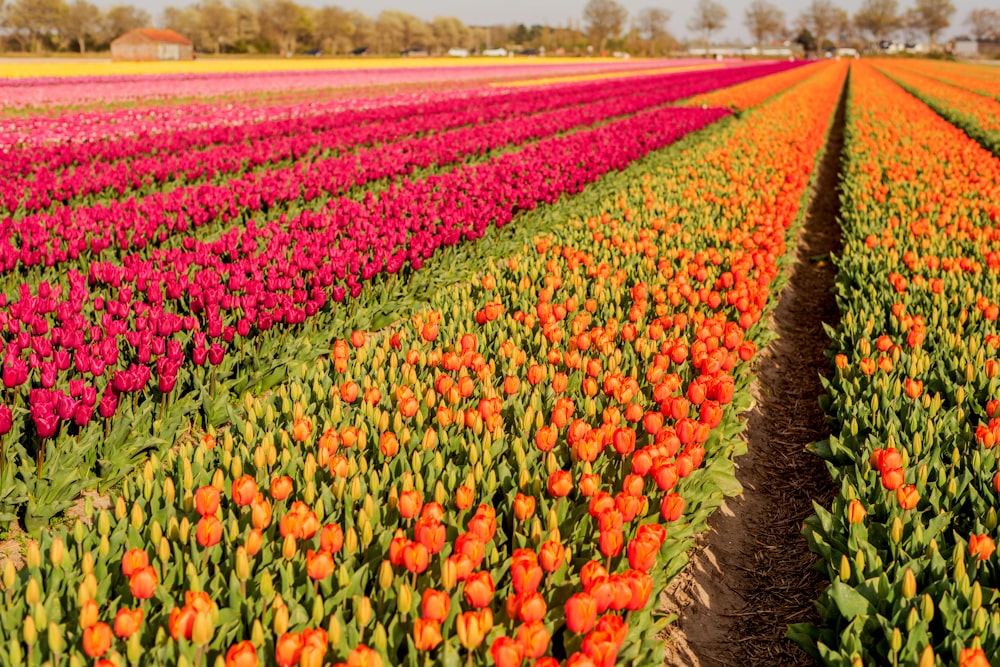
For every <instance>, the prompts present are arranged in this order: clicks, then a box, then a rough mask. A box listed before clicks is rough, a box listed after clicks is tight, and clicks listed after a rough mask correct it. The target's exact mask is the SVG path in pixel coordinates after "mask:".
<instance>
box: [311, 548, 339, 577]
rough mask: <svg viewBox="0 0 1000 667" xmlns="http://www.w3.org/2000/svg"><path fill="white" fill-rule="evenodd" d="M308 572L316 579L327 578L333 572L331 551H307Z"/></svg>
mask: <svg viewBox="0 0 1000 667" xmlns="http://www.w3.org/2000/svg"><path fill="white" fill-rule="evenodd" d="M306 573H307V574H308V575H309V578H310V579H312V580H314V581H319V580H321V579H326V578H327V577H329V576H330V575H331V574H332V573H333V556H332V555H330V552H329V551H319V552H316V551H313V550H312V549H310V550H309V551H307V552H306Z"/></svg>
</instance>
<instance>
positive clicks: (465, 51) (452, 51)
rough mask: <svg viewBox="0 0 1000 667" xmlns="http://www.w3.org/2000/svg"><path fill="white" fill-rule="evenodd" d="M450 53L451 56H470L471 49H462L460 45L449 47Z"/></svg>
mask: <svg viewBox="0 0 1000 667" xmlns="http://www.w3.org/2000/svg"><path fill="white" fill-rule="evenodd" d="M448 55H449V56H451V57H452V58H468V57H469V50H468V49H460V48H458V47H454V48H451V49H448Z"/></svg>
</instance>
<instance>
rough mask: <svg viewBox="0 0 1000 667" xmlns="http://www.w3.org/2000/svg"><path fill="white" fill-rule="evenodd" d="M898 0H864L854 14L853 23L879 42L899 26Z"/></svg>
mask: <svg viewBox="0 0 1000 667" xmlns="http://www.w3.org/2000/svg"><path fill="white" fill-rule="evenodd" d="M900 23H901V18H900V16H899V2H898V0H865V1H864V3H863V4H862V5H861V9H859V10H858V12H857V14H855V15H854V25H855V26H857V27H858V29H859V30H862V31H864V32H867V33H869V34H871V36H872V39H873V40H874V41H876V42H880V41H882V40H883V39H885V38H886V37H888V36H889V35H891V34H892V33H893V32H894V31H895V30H896V29H898V28H899V26H900Z"/></svg>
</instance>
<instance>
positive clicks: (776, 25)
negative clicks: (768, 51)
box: [743, 0, 785, 46]
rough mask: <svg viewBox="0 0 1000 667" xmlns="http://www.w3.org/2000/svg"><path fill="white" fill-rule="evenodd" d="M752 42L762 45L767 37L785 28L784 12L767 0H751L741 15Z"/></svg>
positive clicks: (777, 33) (779, 32)
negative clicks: (752, 39) (751, 36)
mask: <svg viewBox="0 0 1000 667" xmlns="http://www.w3.org/2000/svg"><path fill="white" fill-rule="evenodd" d="M743 23H744V25H746V27H747V29H748V30H749V31H750V34H751V35H753V38H754V43H755V44H757V46H763V44H764V42H766V41H767V40H768V38H769V37H774V36H776V35H780V34H781V33H782V32H784V30H785V13H784V12H783V11H781V10H780V9H778V8H777V7H776V6H774V5H772V4H771V3H770V2H768V1H767V0H753V2H751V3H750V6H749V7H747V10H746V13H745V14H744V17H743Z"/></svg>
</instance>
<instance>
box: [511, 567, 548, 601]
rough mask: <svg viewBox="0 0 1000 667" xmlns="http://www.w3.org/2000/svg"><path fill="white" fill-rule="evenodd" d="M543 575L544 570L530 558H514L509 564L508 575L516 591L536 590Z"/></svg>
mask: <svg viewBox="0 0 1000 667" xmlns="http://www.w3.org/2000/svg"><path fill="white" fill-rule="evenodd" d="M544 575H545V572H544V571H543V570H542V568H541V567H539V565H538V563H536V562H534V561H531V560H515V561H514V562H513V563H511V566H510V576H511V579H512V581H513V584H514V591H515V592H517V593H527V592H530V591H534V590H537V589H538V586H539V584H541V583H542V577H543V576H544Z"/></svg>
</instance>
